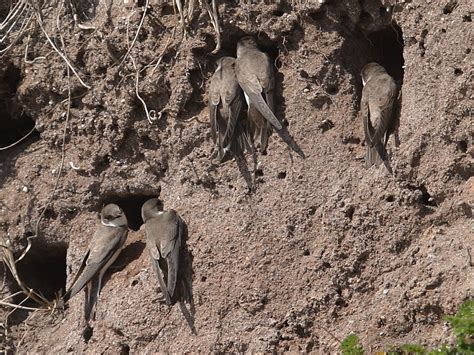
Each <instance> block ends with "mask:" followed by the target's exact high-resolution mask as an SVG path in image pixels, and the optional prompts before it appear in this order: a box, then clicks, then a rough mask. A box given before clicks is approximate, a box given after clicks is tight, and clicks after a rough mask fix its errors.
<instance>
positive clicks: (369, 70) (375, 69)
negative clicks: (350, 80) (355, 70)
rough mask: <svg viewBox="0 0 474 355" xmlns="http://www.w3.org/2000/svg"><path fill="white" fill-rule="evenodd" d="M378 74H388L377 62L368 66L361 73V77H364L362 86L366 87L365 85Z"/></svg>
mask: <svg viewBox="0 0 474 355" xmlns="http://www.w3.org/2000/svg"><path fill="white" fill-rule="evenodd" d="M378 73H386V71H385V68H384V67H383V66H381V65H380V64H378V63H375V62H372V63H368V64H366V65H365V66H364V67H363V68H362V70H361V72H360V75H361V77H362V84H364V86H365V84H367V82H368V81H369V80H370V78H372V77H373V76H374V75H375V74H378Z"/></svg>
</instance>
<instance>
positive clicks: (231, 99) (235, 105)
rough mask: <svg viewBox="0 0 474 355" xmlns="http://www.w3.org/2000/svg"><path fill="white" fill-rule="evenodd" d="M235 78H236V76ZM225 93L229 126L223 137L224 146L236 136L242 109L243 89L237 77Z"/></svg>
mask: <svg viewBox="0 0 474 355" xmlns="http://www.w3.org/2000/svg"><path fill="white" fill-rule="evenodd" d="M234 79H235V78H234ZM229 86H230V87H228V88H227V89H226V90H225V93H224V100H223V101H224V107H225V108H226V109H227V118H228V119H227V127H226V131H225V134H224V139H223V142H222V144H223V147H227V146H228V145H229V143H230V141H231V140H232V137H233V136H234V131H235V125H236V124H237V120H238V119H239V116H240V111H241V110H242V104H243V103H242V90H241V88H240V86H239V84H238V83H237V79H235V81H234V82H232V83H231V85H229Z"/></svg>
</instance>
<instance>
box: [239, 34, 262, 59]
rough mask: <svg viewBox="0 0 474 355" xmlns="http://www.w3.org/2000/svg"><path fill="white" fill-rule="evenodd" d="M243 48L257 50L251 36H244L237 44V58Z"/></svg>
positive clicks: (255, 42)
mask: <svg viewBox="0 0 474 355" xmlns="http://www.w3.org/2000/svg"><path fill="white" fill-rule="evenodd" d="M245 48H258V45H257V41H256V40H255V38H253V37H252V36H245V37H242V38H241V39H239V41H238V42H237V57H240V55H241V54H242V51H243V50H245Z"/></svg>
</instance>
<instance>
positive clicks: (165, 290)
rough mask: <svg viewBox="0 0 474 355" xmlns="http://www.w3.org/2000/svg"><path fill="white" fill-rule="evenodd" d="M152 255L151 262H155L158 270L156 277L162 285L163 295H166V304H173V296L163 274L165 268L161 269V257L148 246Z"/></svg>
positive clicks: (154, 264)
mask: <svg viewBox="0 0 474 355" xmlns="http://www.w3.org/2000/svg"><path fill="white" fill-rule="evenodd" d="M148 250H149V252H150V256H151V259H152V260H151V262H152V264H153V268H154V269H155V272H156V277H157V279H158V284H159V285H160V289H161V292H162V293H163V296H165V300H166V304H167V305H171V296H170V293H169V291H168V286H166V283H165V278H164V275H163V270H161V267H160V264H159V258H156V255H154V253H153V252H152V249H150V248H148Z"/></svg>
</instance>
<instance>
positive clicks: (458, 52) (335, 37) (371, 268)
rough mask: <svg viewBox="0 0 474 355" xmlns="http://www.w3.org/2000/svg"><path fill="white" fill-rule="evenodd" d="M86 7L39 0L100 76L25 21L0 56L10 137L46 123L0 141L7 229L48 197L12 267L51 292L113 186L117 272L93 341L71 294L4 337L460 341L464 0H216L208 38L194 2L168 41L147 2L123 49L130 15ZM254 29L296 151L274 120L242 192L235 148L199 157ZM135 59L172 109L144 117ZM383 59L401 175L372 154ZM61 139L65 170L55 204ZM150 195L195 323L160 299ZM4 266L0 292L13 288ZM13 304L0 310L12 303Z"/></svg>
mask: <svg viewBox="0 0 474 355" xmlns="http://www.w3.org/2000/svg"><path fill="white" fill-rule="evenodd" d="M94 3H98V6H97V7H94V6H93V7H91V9H87V8H84V9H82V10H85V13H84V14H83V13H82V12H80V15H81V16H79V20H80V21H82V22H83V24H85V25H90V26H94V27H95V29H79V28H78V27H74V26H73V23H72V22H71V21H70V18H71V17H70V15H69V14H68V13H65V12H64V11H66V10H64V9H62V10H61V9H60V11H62V12H61V13H62V16H60V17H59V18H60V19H61V20H60V26H59V28H60V30H58V27H57V22H56V18H57V17H56V15H57V11H58V9H57V7H55V8H45V9H44V10H43V16H44V23H45V30H46V32H47V33H48V34H49V35H50V36H51V37H52V38H53V41H54V42H55V43H56V44H57V45H58V46H59V47H61V37H62V40H63V42H64V44H65V47H64V52H65V53H66V54H67V57H68V58H69V60H70V61H71V63H72V65H73V67H74V68H75V69H76V70H77V73H78V75H79V76H80V78H81V79H82V80H83V81H84V82H85V83H86V84H88V85H89V86H90V87H91V88H90V89H86V88H84V86H82V85H81V84H80V82H79V81H78V80H77V78H75V76H74V75H73V74H72V72H70V79H68V70H67V67H66V65H65V62H64V61H63V60H62V59H61V58H60V57H59V56H58V55H57V54H56V53H55V52H54V51H52V48H51V45H50V44H49V43H48V42H47V41H46V39H45V36H44V35H43V34H42V31H41V29H39V28H38V27H37V26H36V27H35V28H32V29H31V38H30V40H29V42H28V41H27V36H26V35H25V36H23V38H22V40H21V41H19V42H18V43H17V44H16V45H15V46H14V47H12V50H11V51H10V52H9V53H8V55H6V56H4V57H2V58H1V59H0V78H1V80H0V93H1V96H0V120H1V121H0V122H1V123H2V126H3V127H6V128H7V129H5V130H4V129H3V128H2V132H1V133H0V137H1V142H2V143H1V146H6V145H8V144H10V143H12V142H14V141H15V140H16V139H18V138H20V137H21V136H22V135H24V134H25V133H26V132H28V130H29V129H30V128H32V127H31V125H32V122H35V123H36V127H37V132H36V133H34V134H33V135H32V136H30V138H28V139H27V140H25V141H24V142H22V143H21V144H18V145H16V146H15V147H13V148H11V149H8V150H4V151H0V187H1V190H0V225H1V232H0V233H2V235H4V236H8V237H9V238H10V240H11V241H12V243H13V248H14V251H15V253H17V254H16V255H19V254H20V253H21V251H22V250H23V249H24V247H25V246H26V243H27V237H28V236H31V235H34V234H35V228H36V224H37V221H38V218H39V217H40V214H41V212H42V210H43V208H44V206H47V208H46V210H45V212H44V215H43V218H42V220H41V221H40V224H39V231H40V233H39V236H38V238H36V239H34V240H33V248H32V250H31V252H30V253H29V254H28V255H27V257H26V258H25V259H24V260H23V261H21V262H20V263H19V264H18V269H19V272H20V275H21V277H22V279H23V280H24V281H25V282H26V283H27V284H28V285H30V286H31V287H34V288H35V289H38V290H40V291H41V292H43V293H44V294H45V295H47V296H48V297H51V298H53V297H54V294H55V292H57V291H58V290H59V289H61V288H64V287H66V277H67V280H70V278H71V277H72V274H74V272H75V271H76V270H77V268H78V267H79V265H80V262H81V258H82V256H83V254H84V253H85V251H86V249H87V245H88V243H89V239H90V237H91V235H92V233H93V232H94V229H95V224H96V223H97V221H98V212H99V210H100V208H101V206H102V205H103V204H104V203H107V202H117V203H118V204H119V205H120V206H122V207H123V208H124V210H125V212H126V214H127V217H128V219H129V222H130V227H131V228H132V229H133V230H131V232H130V233H129V237H128V240H127V246H126V248H125V249H124V251H123V253H122V255H121V256H120V257H119V259H118V260H117V262H116V264H115V265H114V267H113V268H112V270H111V271H110V272H109V273H108V276H107V281H106V283H105V285H104V287H103V289H102V293H101V297H100V302H99V305H98V313H97V320H96V321H95V322H94V323H93V324H92V326H93V331H92V334H89V336H90V339H88V337H84V334H83V331H84V322H83V320H82V304H83V293H81V294H80V295H78V296H77V297H76V298H74V299H73V300H72V301H71V304H70V307H69V308H67V309H66V310H64V311H63V312H59V314H54V315H51V314H50V313H48V314H44V313H41V312H29V313H28V312H15V313H13V314H10V315H9V317H8V322H7V323H6V322H4V323H3V325H4V326H5V325H6V324H8V327H7V328H8V333H6V332H5V328H4V329H3V334H2V335H1V338H0V339H2V342H3V343H4V348H5V349H10V350H16V351H20V352H25V351H31V352H55V353H56V352H58V353H64V352H87V353H99V352H106V353H119V352H120V353H122V354H125V353H128V352H154V351H157V350H159V351H173V352H184V351H203V352H209V351H216V352H220V351H223V352H224V351H225V352H245V351H284V350H296V351H306V352H310V351H314V352H320V353H335V352H337V350H338V347H339V345H338V340H340V339H343V338H344V337H345V336H346V335H347V334H349V333H351V332H355V333H357V334H358V335H359V336H360V338H361V342H362V344H363V345H364V347H365V348H366V349H367V350H368V351H369V352H371V353H373V352H375V351H376V350H382V349H386V348H387V347H389V346H390V345H396V344H400V343H405V342H416V343H421V344H425V345H429V346H434V345H440V344H442V343H448V342H451V341H453V338H452V337H451V332H450V329H449V328H448V327H447V324H446V323H445V321H444V320H443V319H442V317H443V315H445V314H450V313H453V312H455V311H456V309H457V307H458V305H459V304H460V303H461V302H462V301H463V300H465V299H468V298H472V297H473V293H474V280H473V278H472V272H473V268H472V265H473V264H472V259H471V256H470V255H471V254H472V253H473V251H472V247H473V246H474V237H473V236H474V233H473V224H472V206H473V203H474V178H473V177H472V175H473V174H472V173H473V157H474V148H473V145H472V139H473V129H472V107H473V98H474V93H473V91H472V75H473V71H472V70H473V69H472V68H473V66H472V63H473V56H472V53H471V46H472V38H473V27H472V20H471V16H472V6H471V7H469V5H468V2H467V1H459V2H456V1H454V2H453V1H449V2H448V1H438V0H434V1H431V2H430V3H429V4H425V3H422V4H421V3H419V2H406V3H404V4H398V5H397V6H396V7H395V9H394V11H393V12H386V11H385V9H384V8H382V7H381V4H380V2H379V1H376V0H364V1H356V0H345V1H340V2H338V1H328V2H327V4H325V5H319V4H317V2H315V4H314V5H308V4H306V5H303V4H296V3H295V4H293V5H292V4H291V3H287V2H284V1H281V2H277V3H276V4H272V5H266V4H252V5H246V4H237V3H236V2H234V1H225V2H223V3H221V4H220V5H219V13H220V22H221V26H222V48H221V50H220V51H219V52H218V53H217V54H213V53H212V51H213V50H214V48H215V46H216V37H215V33H214V30H213V27H212V25H211V23H210V20H209V16H208V15H207V13H206V12H205V11H202V12H201V11H200V10H199V11H197V12H196V13H195V15H194V18H193V19H192V21H191V22H190V24H189V26H188V33H187V35H186V37H185V38H183V37H182V33H181V31H179V30H177V31H176V33H175V37H174V38H172V37H171V34H172V29H173V28H174V27H175V26H177V24H178V17H177V15H175V14H174V13H173V9H172V7H170V6H169V5H159V4H153V5H152V7H151V8H150V9H149V10H148V12H147V14H146V16H145V19H144V22H143V26H142V27H141V29H140V32H139V35H138V36H137V39H136V41H135V42H134V45H133V48H132V50H131V51H130V53H129V55H128V59H126V60H125V61H124V62H123V63H122V64H121V65H120V64H119V63H120V62H121V59H122V58H123V56H124V55H125V54H126V53H127V48H128V47H127V38H128V42H129V44H130V43H131V42H132V41H133V39H134V36H135V33H136V31H137V29H138V27H139V23H140V19H141V17H142V11H141V10H140V9H139V8H137V7H132V8H130V7H125V6H124V5H122V1H117V0H113V1H112V2H111V6H110V8H107V6H106V5H105V2H94ZM79 10H81V9H79ZM89 10H91V11H89ZM86 14H87V15H86ZM5 15H6V9H2V8H1V7H0V19H2V18H4V17H5ZM127 23H128V25H127ZM127 28H128V30H127ZM127 31H128V33H127ZM244 34H254V35H256V36H257V38H258V41H259V44H260V46H261V49H262V50H265V51H266V52H267V53H269V55H270V56H271V57H272V59H274V60H275V65H276V68H275V70H276V71H277V98H278V100H277V102H278V107H277V116H278V117H279V118H280V119H282V120H285V121H286V122H287V123H288V126H287V129H288V132H289V135H290V136H291V137H292V138H293V140H294V142H295V144H294V145H293V148H291V147H289V146H288V144H287V143H286V142H285V141H284V140H283V139H282V137H280V136H279V135H277V134H273V135H272V137H271V139H270V144H269V147H268V154H267V155H259V156H258V164H259V165H258V170H257V184H256V190H255V191H254V192H253V193H249V192H248V190H247V187H246V184H245V181H244V179H243V177H242V175H241V174H240V173H239V170H238V169H237V166H236V163H235V161H227V162H226V163H224V164H222V165H216V164H215V162H212V161H211V159H210V155H211V151H212V141H211V137H210V132H209V123H208V111H207V108H206V105H207V87H208V82H209V78H210V76H211V75H212V73H213V72H214V69H215V60H216V59H217V58H218V57H220V56H221V55H233V56H235V46H236V41H237V40H238V39H239V38H240V37H241V36H242V35H244ZM27 42H28V48H26V44H27ZM25 51H26V60H25V57H24V56H25ZM160 55H162V60H161V62H160V63H159V65H157V66H156V67H155V63H156V61H157V60H158V58H159V57H160ZM41 56H45V57H46V58H45V59H41V58H38V57H41ZM131 57H133V61H134V62H135V65H136V66H137V68H139V69H140V70H141V72H140V73H139V77H138V81H137V82H138V90H139V93H140V95H141V96H142V97H143V99H144V100H145V102H146V103H147V105H148V109H149V110H155V111H156V112H161V113H162V114H161V116H160V117H159V118H158V119H157V120H155V121H153V122H152V123H150V122H149V121H148V120H147V118H146V115H145V113H144V110H143V106H142V104H141V102H140V101H139V100H138V99H137V97H136V95H135V89H136V88H135V85H136V70H134V64H133V62H132V60H131V59H130V58H131ZM35 58H36V59H35ZM374 60H375V61H378V62H380V63H381V64H383V65H384V66H385V67H386V68H387V70H388V72H389V73H390V74H391V75H392V76H393V77H394V78H395V79H396V81H397V83H398V84H399V85H400V86H401V93H402V96H401V98H400V114H399V121H400V123H399V129H398V133H397V137H395V136H392V137H391V138H390V141H389V144H388V151H389V154H390V156H391V161H392V166H393V171H394V174H393V175H390V174H388V173H387V171H386V170H385V169H384V168H383V167H380V168H376V167H372V168H370V169H366V168H365V167H364V162H363V157H364V152H365V146H364V139H363V132H362V121H361V116H360V114H359V102H360V97H361V90H362V83H361V79H360V74H359V73H360V69H361V68H362V66H363V65H364V64H366V63H367V62H369V61H374ZM68 87H69V88H70V90H71V96H72V100H71V107H70V115H69V116H68V115H67V114H66V112H67V101H68V100H67V98H68ZM66 117H68V119H67V120H66ZM65 129H67V130H66V133H65V134H64V130H65ZM395 138H397V139H395ZM63 139H65V144H64V166H63V168H62V170H61V172H62V174H61V176H60V179H59V181H58V188H57V192H56V193H55V194H54V196H53V198H52V200H51V202H50V203H49V204H47V202H48V201H49V199H50V197H51V195H52V191H53V188H54V185H55V183H56V176H57V174H58V171H59V166H60V163H61V158H62V152H63ZM286 140H287V138H286ZM397 140H398V141H399V142H397ZM397 143H398V144H397ZM296 147H298V148H299V149H301V150H302V151H303V152H304V155H305V158H302V157H301V156H300V155H299V154H297V152H295V148H296ZM248 163H249V168H250V169H252V163H251V159H250V157H248ZM157 195H159V196H160V198H161V199H162V200H163V203H164V205H165V208H173V209H175V210H177V211H178V212H179V213H180V215H181V216H182V218H183V219H184V220H185V221H186V223H187V225H188V229H189V238H188V241H187V247H188V250H189V255H188V256H189V261H190V262H191V263H192V270H193V297H194V303H195V325H196V329H197V333H198V334H197V335H196V336H194V335H192V334H191V332H190V329H189V328H188V326H187V324H186V322H185V320H184V318H183V315H182V314H181V312H180V309H179V307H178V306H177V305H175V306H174V307H171V308H170V307H167V306H166V305H164V304H162V303H160V301H159V294H158V292H157V289H158V286H157V281H156V278H155V275H154V273H153V269H152V268H151V265H150V261H149V258H148V254H147V252H146V250H145V248H144V247H145V245H144V231H143V229H140V226H141V223H142V221H141V218H140V207H141V204H142V203H143V201H144V200H146V199H147V198H149V197H152V196H157ZM2 274H3V273H2ZM5 275H6V276H7V282H4V284H3V285H4V287H3V290H2V293H3V294H4V295H6V294H8V293H9V292H13V291H15V285H14V283H13V282H12V279H11V277H9V275H7V274H6V273H5ZM20 300H21V299H20ZM9 310H10V309H7V308H0V315H2V319H5V316H6V315H7V313H8V312H9ZM1 330H2V329H0V331H1ZM86 340H87V341H86Z"/></svg>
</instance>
